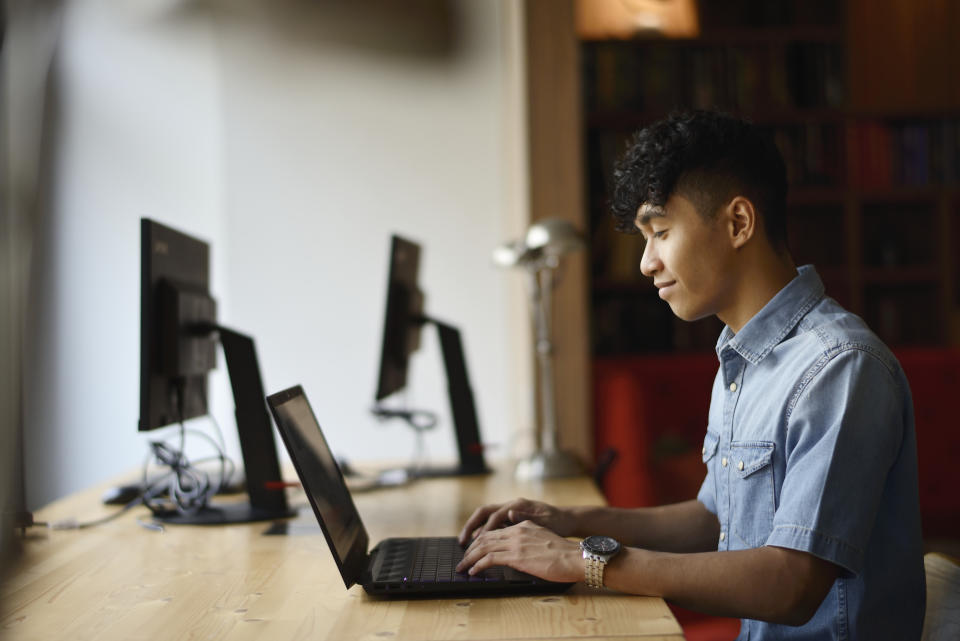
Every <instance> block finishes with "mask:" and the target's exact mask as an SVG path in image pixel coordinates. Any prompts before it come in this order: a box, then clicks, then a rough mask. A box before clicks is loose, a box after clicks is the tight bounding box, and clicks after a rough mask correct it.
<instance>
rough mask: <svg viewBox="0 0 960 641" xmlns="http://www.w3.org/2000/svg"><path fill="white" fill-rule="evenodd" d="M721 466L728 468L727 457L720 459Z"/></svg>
mask: <svg viewBox="0 0 960 641" xmlns="http://www.w3.org/2000/svg"><path fill="white" fill-rule="evenodd" d="M720 465H722V466H724V467H726V466H727V457H726V456H724V457H723V458H722V459H720Z"/></svg>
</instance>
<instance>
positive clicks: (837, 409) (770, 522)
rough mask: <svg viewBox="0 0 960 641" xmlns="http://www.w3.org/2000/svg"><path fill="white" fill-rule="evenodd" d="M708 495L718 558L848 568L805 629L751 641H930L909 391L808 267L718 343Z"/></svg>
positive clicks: (752, 636) (753, 633) (782, 629)
mask: <svg viewBox="0 0 960 641" xmlns="http://www.w3.org/2000/svg"><path fill="white" fill-rule="evenodd" d="M717 356H718V358H719V359H720V369H719V371H718V372H717V377H716V379H715V381H714V384H713V396H712V399H711V403H710V419H709V424H708V426H707V435H706V438H705V439H704V443H703V460H704V462H705V463H706V464H707V476H706V479H705V480H704V482H703V486H702V487H701V489H700V493H699V495H698V496H697V498H698V500H700V502H702V503H703V504H704V505H705V506H706V507H707V509H708V510H710V511H711V512H713V513H714V514H716V515H717V518H718V520H719V521H720V530H721V532H720V540H719V542H718V549H719V550H743V549H747V548H756V547H760V546H763V545H774V546H779V547H784V548H791V549H795V550H802V551H804V552H809V553H810V554H813V555H815V556H818V557H820V558H823V559H826V560H828V561H830V562H832V563H834V564H836V565H838V566H840V568H841V573H840V577H839V578H838V579H837V581H836V582H835V583H834V585H833V587H832V588H831V589H830V592H829V593H828V594H827V596H826V598H825V599H824V601H823V603H822V604H821V605H820V608H819V609H818V610H817V612H816V614H815V615H814V616H813V618H812V619H811V620H810V621H809V622H808V623H807V624H805V625H803V626H800V627H791V626H785V625H775V624H771V623H764V622H761V621H753V620H749V619H745V620H743V622H742V625H741V629H740V636H739V637H738V638H739V639H741V640H746V639H749V640H750V641H759V640H764V641H766V640H768V639H818V640H820V639H841V640H842V639H864V640H868V641H883V640H886V639H890V640H891V641H893V640H896V641H907V640H910V641H912V640H916V639H919V638H920V632H921V628H922V626H923V614H924V608H925V603H926V590H925V579H924V571H923V549H922V540H921V532H920V510H919V503H918V488H917V450H916V436H915V434H914V426H913V403H912V401H911V399H910V389H909V386H908V384H907V379H906V378H905V376H904V374H903V371H902V370H901V368H900V365H899V363H898V362H897V360H896V359H895V358H894V356H893V355H892V354H891V353H890V350H888V349H887V348H886V347H885V346H884V345H883V343H882V342H881V341H880V339H879V338H877V336H876V335H874V334H873V332H871V331H870V330H869V328H868V327H867V326H866V324H865V323H864V322H863V321H862V320H861V319H860V318H858V317H857V316H855V315H854V314H851V313H850V312H847V311H846V310H844V309H843V308H842V307H840V305H838V304H837V302H836V301H834V300H833V299H831V298H827V297H826V296H824V288H823V283H822V282H821V280H820V277H819V276H818V275H817V273H816V271H815V270H814V269H813V267H811V266H809V265H808V266H805V267H801V268H800V269H799V270H798V274H797V277H796V278H794V279H793V280H792V281H791V282H790V283H789V284H788V285H787V286H786V287H784V288H783V289H782V290H781V291H780V292H779V293H778V294H777V295H776V296H775V297H774V298H773V299H772V300H771V301H770V302H769V303H767V305H766V306H765V307H764V308H763V309H762V310H761V311H760V312H759V313H758V314H757V315H756V316H754V317H753V318H752V319H751V320H750V321H749V322H748V323H747V324H746V325H745V326H744V327H743V328H742V329H741V331H740V332H739V333H737V334H734V333H733V331H732V330H731V329H730V328H729V327H725V328H724V330H723V332H722V333H721V335H720V339H719V340H718V341H717Z"/></svg>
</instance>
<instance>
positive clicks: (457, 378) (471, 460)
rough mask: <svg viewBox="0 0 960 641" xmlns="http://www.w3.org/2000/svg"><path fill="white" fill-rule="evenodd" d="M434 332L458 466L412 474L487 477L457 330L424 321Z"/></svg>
mask: <svg viewBox="0 0 960 641" xmlns="http://www.w3.org/2000/svg"><path fill="white" fill-rule="evenodd" d="M423 322H425V323H431V324H432V325H433V326H434V327H436V328H437V334H438V335H439V336H440V351H441V353H442V354H443V366H444V369H446V372H447V393H448V395H449V397H450V411H451V413H452V414H453V424H454V427H455V428H456V434H457V450H458V454H459V456H460V464H459V465H454V466H450V467H426V468H421V469H418V470H417V471H416V476H418V477H438V476H466V475H469V474H489V473H490V468H488V467H487V464H486V462H485V461H484V458H483V443H482V442H481V440H480V426H479V423H478V421H477V408H476V405H475V404H474V400H473V390H472V389H471V388H470V379H469V377H468V375H467V361H466V358H465V357H464V355H463V341H461V340H460V330H458V329H457V328H456V327H454V326H452V325H448V324H447V323H444V322H441V321H439V320H436V319H434V318H424V319H423Z"/></svg>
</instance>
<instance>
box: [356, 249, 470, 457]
mask: <svg viewBox="0 0 960 641" xmlns="http://www.w3.org/2000/svg"><path fill="white" fill-rule="evenodd" d="M420 253H421V249H420V245H419V244H418V243H415V242H414V241H412V240H408V239H406V238H402V237H400V236H397V235H393V236H392V237H391V239H390V266H389V272H388V275H387V292H386V293H387V295H386V306H385V316H384V321H383V339H382V342H381V347H380V369H379V376H378V378H377V391H376V393H375V395H374V398H375V400H376V404H375V406H374V413H375V414H377V415H379V416H382V417H387V416H404V417H406V418H407V419H408V420H410V412H409V411H406V410H405V409H401V410H399V411H398V410H392V409H389V408H387V407H386V406H385V405H384V404H383V403H382V401H383V400H384V399H386V398H388V397H389V396H391V395H393V394H395V393H396V392H399V391H401V390H402V389H404V388H405V387H406V385H407V376H408V369H409V364H410V357H411V355H412V354H413V353H414V352H416V351H417V349H419V347H420V333H421V328H422V327H423V326H424V325H425V324H431V325H433V326H434V327H436V328H437V333H438V336H439V338H440V349H441V352H442V353H443V363H444V367H445V369H446V373H447V392H448V395H449V398H450V409H451V411H452V413H453V421H454V427H455V429H456V436H457V449H458V453H459V459H460V460H459V463H458V464H457V465H455V466H453V467H446V468H443V467H432V468H421V469H418V470H414V471H415V472H416V473H418V474H420V475H424V476H447V475H461V474H483V473H486V472H488V471H489V468H487V465H486V463H485V461H484V458H483V445H482V442H481V440H480V428H479V425H478V422H477V412H476V406H475V404H474V398H473V391H472V390H471V388H470V381H469V377H468V375H467V364H466V359H465V357H464V353H463V342H462V340H461V338H460V331H459V330H458V329H457V328H455V327H454V326H452V325H449V324H447V323H444V322H441V321H439V320H437V319H435V318H431V317H429V316H427V315H426V314H425V313H424V298H425V297H424V294H423V292H422V290H421V289H420V286H419V283H418V272H419V268H420Z"/></svg>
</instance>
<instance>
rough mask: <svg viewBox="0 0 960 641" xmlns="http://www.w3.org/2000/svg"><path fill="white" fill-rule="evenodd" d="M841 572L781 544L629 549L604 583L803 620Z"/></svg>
mask: <svg viewBox="0 0 960 641" xmlns="http://www.w3.org/2000/svg"><path fill="white" fill-rule="evenodd" d="M838 571H839V570H838V568H837V567H836V566H834V565H832V564H831V563H828V562H827V561H823V560H822V559H818V558H816V557H814V556H812V555H810V554H807V553H805V552H798V551H796V550H787V549H784V548H777V547H762V548H757V549H753V550H741V551H737V552H705V553H696V554H670V553H663V552H651V551H648V550H641V549H637V548H625V549H624V550H623V552H622V553H621V554H619V555H618V556H617V557H615V558H614V559H613V561H611V562H610V563H609V564H608V565H607V568H606V571H605V573H604V584H605V585H607V586H608V587H610V588H611V589H614V590H617V591H620V592H627V593H631V594H644V595H650V596H660V597H663V598H665V599H668V600H670V601H672V602H674V603H677V604H678V605H681V606H683V607H686V608H690V609H692V610H696V611H698V612H704V613H707V614H713V615H718V616H727V617H737V618H748V619H759V620H762V621H769V622H772V623H783V624H787V625H801V624H803V623H805V622H806V621H807V620H809V618H810V617H811V616H813V614H814V612H816V610H817V608H818V607H819V605H820V603H821V602H822V601H823V598H824V596H826V594H827V592H828V591H829V589H830V586H831V585H832V584H833V582H834V580H836V576H837V573H838Z"/></svg>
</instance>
